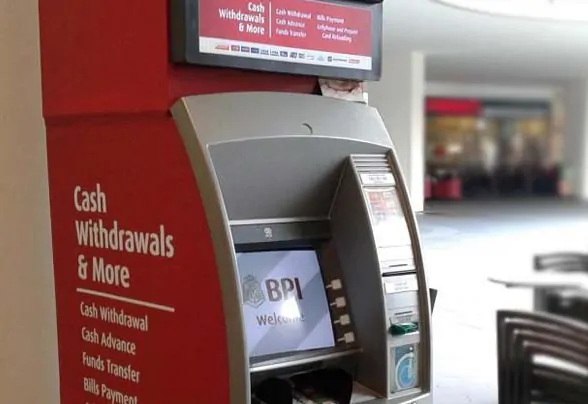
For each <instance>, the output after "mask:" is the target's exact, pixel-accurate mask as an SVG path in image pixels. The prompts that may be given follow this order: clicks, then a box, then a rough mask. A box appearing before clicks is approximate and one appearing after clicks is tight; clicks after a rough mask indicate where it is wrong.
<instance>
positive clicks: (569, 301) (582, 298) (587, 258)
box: [533, 252, 588, 322]
mask: <svg viewBox="0 0 588 404" xmlns="http://www.w3.org/2000/svg"><path fill="white" fill-rule="evenodd" d="M534 268H535V271H537V272H557V273H569V274H572V273H574V274H577V273H586V274H588V255H587V254H582V253H575V252H561V253H550V254H539V255H536V256H535V257H534ZM533 299H534V305H535V309H536V310H539V311H546V312H548V313H553V314H558V315H563V316H566V317H571V318H576V319H579V320H582V321H586V322H588V296H587V295H586V294H584V293H578V292H577V291H569V290H564V289H536V290H535V292H534V297H533Z"/></svg>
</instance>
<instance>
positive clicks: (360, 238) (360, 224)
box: [331, 163, 388, 397]
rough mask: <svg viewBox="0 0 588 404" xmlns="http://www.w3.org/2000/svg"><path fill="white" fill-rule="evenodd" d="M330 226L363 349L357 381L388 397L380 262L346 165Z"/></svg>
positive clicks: (355, 181)
mask: <svg viewBox="0 0 588 404" xmlns="http://www.w3.org/2000/svg"><path fill="white" fill-rule="evenodd" d="M331 228H332V232H333V239H334V241H335V243H336V245H337V250H338V251H339V257H340V263H341V269H342V271H343V280H344V282H345V285H344V286H345V288H346V289H347V295H348V296H349V300H350V301H351V302H352V305H351V314H352V318H353V321H354V322H355V329H356V333H357V339H358V342H359V345H360V346H361V347H362V350H363V352H362V353H361V354H360V355H359V362H358V375H357V381H358V382H359V383H361V384H363V385H364V386H366V387H368V388H370V389H371V390H373V391H374V392H375V393H377V394H379V395H380V396H382V397H387V396H388V360H387V343H386V338H387V333H386V330H387V327H386V313H385V309H384V308H385V304H384V298H383V296H384V291H383V287H382V280H381V275H380V264H379V260H378V254H377V250H376V244H375V242H374V238H373V235H372V232H371V223H370V216H369V212H368V210H367V207H366V205H365V202H364V199H363V193H362V190H361V184H360V182H359V178H358V177H357V175H356V173H355V171H354V170H353V169H352V167H351V166H350V163H349V165H348V166H347V167H346V169H345V172H344V174H343V177H342V178H341V184H340V187H339V192H338V193H337V196H336V199H335V203H334V205H333V209H332V212H331Z"/></svg>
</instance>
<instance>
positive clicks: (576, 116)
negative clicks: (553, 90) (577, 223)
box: [562, 80, 588, 200]
mask: <svg viewBox="0 0 588 404" xmlns="http://www.w3.org/2000/svg"><path fill="white" fill-rule="evenodd" d="M562 99H563V104H564V136H563V148H564V152H563V156H564V159H563V162H564V167H565V168H566V172H567V175H566V176H567V179H568V181H569V185H570V191H571V194H572V195H573V196H575V197H577V198H579V199H583V200H588V173H587V172H586V170H588V163H587V159H588V81H587V80H578V81H574V82H570V83H568V85H566V86H565V87H564V89H563V92H562Z"/></svg>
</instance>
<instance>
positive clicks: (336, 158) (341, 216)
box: [172, 92, 432, 404]
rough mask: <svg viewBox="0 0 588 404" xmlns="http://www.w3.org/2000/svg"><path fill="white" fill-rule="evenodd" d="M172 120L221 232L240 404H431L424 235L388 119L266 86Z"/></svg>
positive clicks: (234, 394)
mask: <svg viewBox="0 0 588 404" xmlns="http://www.w3.org/2000/svg"><path fill="white" fill-rule="evenodd" d="M172 115H173V119H174V121H175V123H176V126H177V127H178V129H179V131H180V133H181V137H182V140H183V143H184V146H185V149H186V151H187V153H188V155H189V160H190V164H191V167H192V170H193V172H194V175H195V177H196V181H197V183H198V188H199V190H200V194H201V196H202V201H203V205H204V209H205V212H206V217H207V221H208V226H209V229H210V232H211V235H212V236H211V237H212V241H213V247H214V251H215V257H216V261H217V267H218V278H219V280H220V284H221V289H222V303H223V310H224V313H225V326H226V334H227V347H228V359H229V378H230V390H231V391H230V403H231V404H251V403H258V404H262V403H263V404H275V403H315V402H316V403H342V404H346V403H367V404H400V403H407V404H409V403H410V404H424V403H431V402H432V398H431V389H432V380H431V314H430V313H431V309H430V297H429V293H428V288H427V280H426V274H425V270H424V267H423V258H422V254H421V248H420V242H419V233H418V230H417V225H416V221H415V216H414V214H413V211H412V209H411V206H410V200H409V197H408V193H407V188H406V185H405V183H404V179H403V176H402V173H401V170H400V168H399V164H398V161H397V158H396V155H395V152H394V146H393V144H392V141H391V140H390V137H389V135H388V133H387V131H386V128H385V126H384V124H383V122H382V119H381V117H380V116H379V114H378V112H377V111H376V110H375V109H374V108H372V107H369V106H366V105H362V104H355V103H351V102H346V101H340V100H334V99H328V98H325V97H319V96H313V95H301V94H287V93H264V92H259V93H226V94H215V95H203V96H193V97H186V98H182V99H181V100H179V101H178V102H177V103H175V105H174V106H173V108H172Z"/></svg>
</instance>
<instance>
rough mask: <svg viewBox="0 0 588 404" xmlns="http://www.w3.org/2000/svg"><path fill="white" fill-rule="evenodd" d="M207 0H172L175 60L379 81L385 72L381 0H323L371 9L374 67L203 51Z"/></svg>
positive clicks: (171, 23) (171, 27)
mask: <svg viewBox="0 0 588 404" xmlns="http://www.w3.org/2000/svg"><path fill="white" fill-rule="evenodd" d="M200 1H204V0H171V1H170V19H169V24H170V51H171V60H172V62H174V63H180V64H188V65H202V66H208V67H221V68H235V69H244V70H257V71H264V72H272V73H288V74H294V75H303V76H318V77H329V78H338V79H348V80H365V81H378V80H380V77H381V74H382V25H383V21H382V20H383V8H382V7H383V6H382V3H373V2H361V1H353V2H351V1H347V2H346V1H337V0H320V1H321V2H324V3H331V4H337V5H346V4H347V5H349V4H352V5H354V6H356V7H362V8H365V9H368V10H370V11H371V13H372V33H371V34H372V69H371V70H358V69H346V68H341V67H327V66H315V65H306V64H301V63H294V62H278V61H269V60H262V59H254V58H241V57H237V56H227V55H214V54H209V53H203V52H200V41H199V40H200V32H199V31H200V21H199V2H200Z"/></svg>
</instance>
